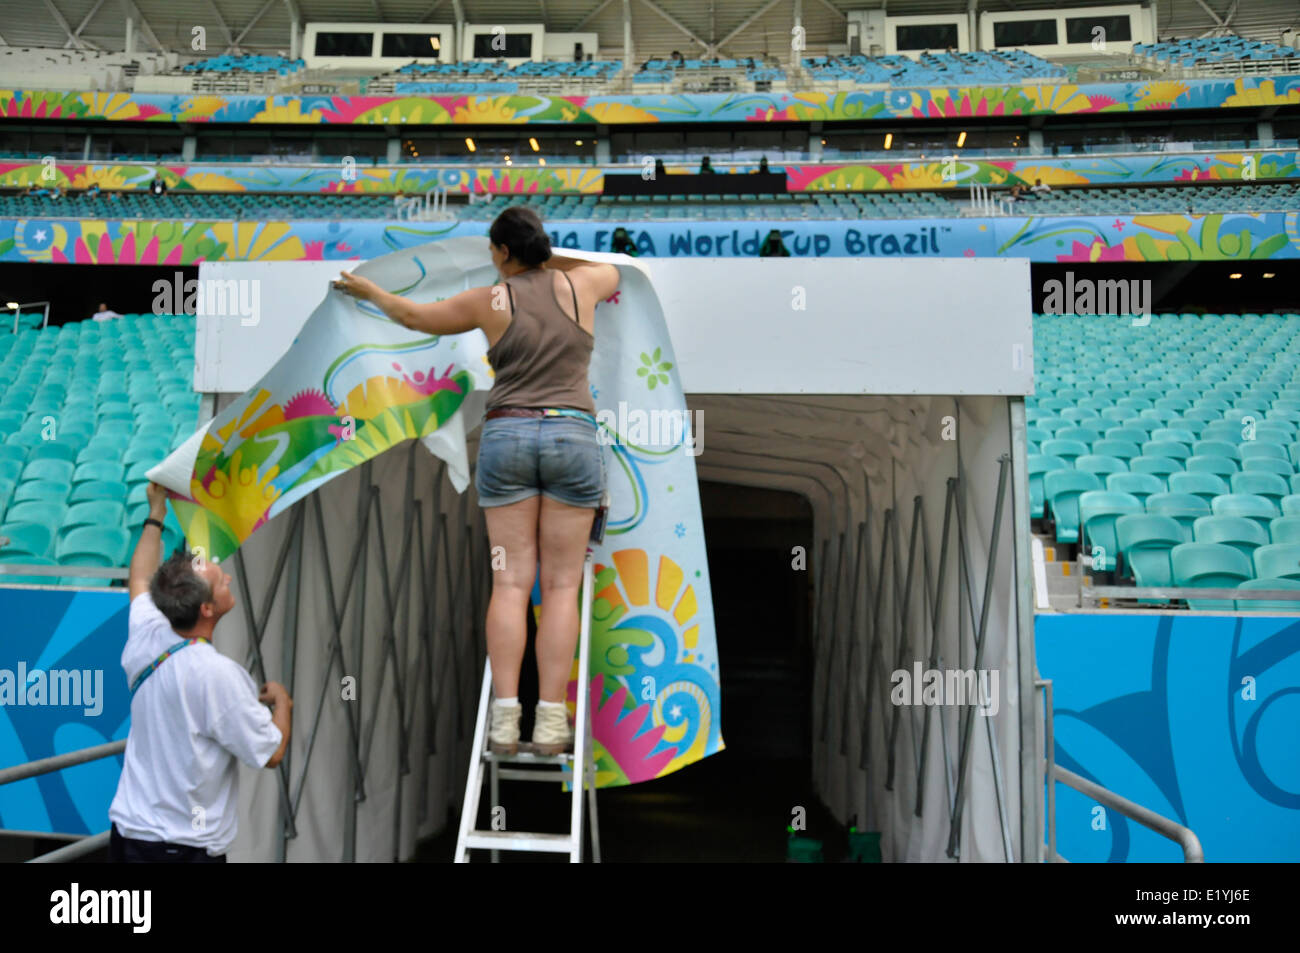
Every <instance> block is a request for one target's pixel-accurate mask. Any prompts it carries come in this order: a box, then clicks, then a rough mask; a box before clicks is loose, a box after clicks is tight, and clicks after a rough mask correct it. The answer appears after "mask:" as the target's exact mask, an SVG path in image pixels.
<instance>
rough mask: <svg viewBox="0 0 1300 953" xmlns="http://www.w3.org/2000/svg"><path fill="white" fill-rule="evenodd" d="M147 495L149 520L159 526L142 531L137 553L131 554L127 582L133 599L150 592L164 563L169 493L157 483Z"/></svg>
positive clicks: (150, 525)
mask: <svg viewBox="0 0 1300 953" xmlns="http://www.w3.org/2000/svg"><path fill="white" fill-rule="evenodd" d="M145 493H146V495H147V496H148V498H149V519H154V520H157V521H158V524H159V525H154V524H153V523H148V524H146V525H145V526H144V527H143V528H142V529H141V531H140V539H139V541H138V542H137V543H136V544H135V552H134V553H132V554H131V571H130V576H129V577H128V578H127V582H126V586H127V589H128V591H129V592H130V593H131V596H130V598H131V599H134V598H135V597H136V596H138V595H140V593H142V592H148V591H149V580H150V579H152V578H153V574H154V572H155V571H157V569H158V566H159V564H160V563H161V562H162V525H161V524H162V521H163V520H164V519H166V518H167V491H166V490H165V489H163V488H162V487H161V486H159V485H158V484H157V483H150V484H149V487H148V489H147V490H146V491H145Z"/></svg>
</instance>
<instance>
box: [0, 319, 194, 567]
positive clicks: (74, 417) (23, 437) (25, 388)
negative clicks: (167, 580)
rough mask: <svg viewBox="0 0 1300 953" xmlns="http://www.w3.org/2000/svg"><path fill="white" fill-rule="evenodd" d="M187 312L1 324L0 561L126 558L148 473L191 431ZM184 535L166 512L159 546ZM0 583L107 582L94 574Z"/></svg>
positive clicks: (104, 562)
mask: <svg viewBox="0 0 1300 953" xmlns="http://www.w3.org/2000/svg"><path fill="white" fill-rule="evenodd" d="M193 354H194V319H193V318H192V317H186V316H184V315H161V316H155V315H125V316H124V317H122V318H117V319H114V320H111V321H102V322H97V321H84V322H79V323H75V324H68V325H64V326H62V327H49V328H45V329H41V330H33V329H23V330H21V331H20V332H19V333H18V334H14V333H13V332H12V331H0V562H5V563H21V564H25V565H57V566H103V567H123V566H125V565H126V562H127V560H128V559H129V557H130V547H131V546H132V545H133V543H134V540H135V535H136V534H137V533H138V531H139V529H140V524H141V522H142V521H143V519H144V518H145V516H147V515H148V502H147V500H146V495H145V488H146V486H147V485H148V478H147V476H146V473H147V472H148V471H149V469H151V468H152V467H153V466H154V465H155V464H157V463H158V462H159V461H160V460H162V459H163V458H164V457H165V456H166V455H167V454H168V453H169V452H171V450H173V449H174V448H175V447H176V446H178V445H179V444H180V443H181V442H182V441H184V440H185V439H187V438H188V437H189V436H190V435H191V434H192V433H193V432H194V431H195V430H197V429H198V413H199V398H198V395H197V394H195V393H194V392H193V390H192V387H191V383H190V381H189V380H187V379H186V377H185V376H184V375H185V374H186V373H188V368H189V367H190V366H192V362H193ZM182 542H183V537H182V534H181V530H180V526H179V525H178V524H177V523H176V521H175V517H174V516H172V515H171V514H170V512H169V513H168V516H167V520H166V528H165V529H164V531H163V545H164V549H165V551H168V552H169V551H171V550H172V549H173V548H175V547H176V546H177V545H179V544H180V543H182ZM0 582H3V583H14V582H23V583H35V584H41V583H44V584H47V585H48V584H54V583H63V584H68V585H74V584H75V585H84V586H106V585H108V584H109V580H107V579H103V578H95V577H82V576H76V575H75V574H69V575H67V576H35V575H32V576H17V577H15V576H11V575H8V574H6V575H5V576H3V577H0Z"/></svg>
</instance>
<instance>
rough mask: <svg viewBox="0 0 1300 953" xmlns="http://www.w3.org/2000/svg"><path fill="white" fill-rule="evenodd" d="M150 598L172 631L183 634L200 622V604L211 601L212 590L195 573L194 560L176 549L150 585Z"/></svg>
mask: <svg viewBox="0 0 1300 953" xmlns="http://www.w3.org/2000/svg"><path fill="white" fill-rule="evenodd" d="M149 595H150V596H151V597H152V598H153V604H154V605H155V606H157V607H158V611H159V612H161V613H162V614H163V615H165V616H166V617H167V621H168V622H170V623H171V624H172V628H173V629H176V630H177V631H180V632H184V631H186V630H187V629H192V628H193V627H194V624H195V623H196V622H198V621H199V608H200V607H201V606H202V605H203V603H205V602H211V601H212V586H210V585H209V584H208V581H207V580H206V579H204V578H203V577H202V576H200V575H199V574H198V573H197V572H195V571H194V562H193V557H191V556H190V554H189V553H187V552H186V551H185V550H184V549H181V548H177V549H176V551H175V552H173V553H172V554H171V556H170V557H169V558H168V559H167V561H166V562H164V563H163V564H162V565H161V566H159V567H158V571H157V572H156V573H154V575H153V579H151V580H150V581H149Z"/></svg>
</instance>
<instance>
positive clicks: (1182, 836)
mask: <svg viewBox="0 0 1300 953" xmlns="http://www.w3.org/2000/svg"><path fill="white" fill-rule="evenodd" d="M1034 687H1035V688H1041V689H1043V696H1044V697H1043V710H1044V712H1045V722H1046V728H1047V731H1046V734H1047V737H1046V758H1045V760H1046V770H1045V772H1044V777H1045V778H1046V779H1047V860H1048V863H1067V861H1066V860H1065V858H1063V857H1061V856H1060V855H1059V854H1057V852H1056V782H1058V781H1060V782H1061V783H1062V784H1067V785H1069V786H1070V787H1072V788H1074V789H1075V790H1076V791H1078V792H1079V793H1080V794H1083V795H1084V796H1086V797H1090V798H1092V799H1093V800H1094V801H1096V802H1097V803H1098V804H1101V805H1103V806H1105V807H1108V808H1110V809H1111V810H1112V811H1118V812H1119V813H1120V814H1123V815H1124V816H1125V817H1127V818H1128V819H1129V820H1131V821H1136V822H1137V823H1139V824H1141V825H1142V826H1143V827H1147V828H1150V829H1151V830H1153V831H1155V832H1156V833H1157V834H1159V835H1160V836H1161V837H1167V838H1169V840H1171V841H1173V842H1174V843H1176V844H1178V846H1180V847H1181V848H1182V849H1183V862H1184V863H1188V864H1203V863H1205V853H1204V851H1202V849H1201V841H1200V838H1198V837H1197V836H1196V834H1195V833H1194V832H1193V831H1192V830H1191V828H1188V827H1184V826H1183V825H1182V824H1179V823H1178V822H1177V821H1172V820H1170V819H1169V818H1167V817H1164V816H1163V815H1160V814H1157V813H1156V812H1155V811H1153V810H1151V809H1150V808H1145V807H1143V806H1142V805H1141V804H1136V803H1134V802H1133V801H1130V800H1129V799H1128V798H1126V797H1122V796H1120V795H1118V794H1116V793H1115V792H1114V791H1111V790H1109V789H1107V788H1104V787H1102V786H1101V785H1100V784H1097V783H1095V782H1093V781H1089V780H1088V779H1087V778H1085V777H1081V776H1080V775H1077V774H1075V773H1074V772H1073V771H1069V770H1067V769H1065V768H1062V767H1060V766H1058V765H1057V763H1056V728H1055V725H1054V723H1053V718H1052V680H1051V679H1050V678H1039V679H1035V680H1034Z"/></svg>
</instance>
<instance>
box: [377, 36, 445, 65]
mask: <svg viewBox="0 0 1300 953" xmlns="http://www.w3.org/2000/svg"><path fill="white" fill-rule="evenodd" d="M441 50H442V38H441V37H440V36H439V35H438V34H437V33H385V34H384V42H383V51H384V52H383V55H384V56H395V57H400V58H402V59H404V60H430V59H433V60H436V59H439V58H440V57H441Z"/></svg>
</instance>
